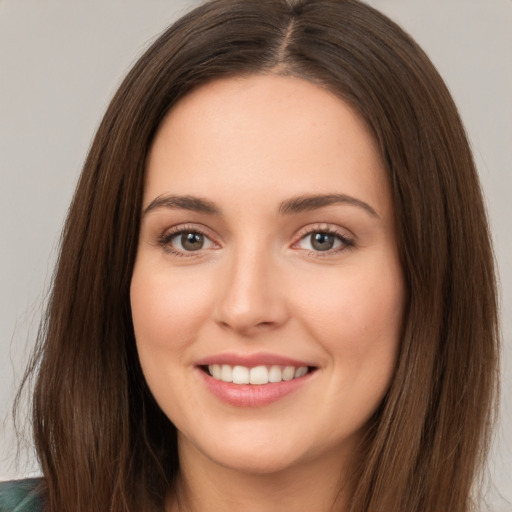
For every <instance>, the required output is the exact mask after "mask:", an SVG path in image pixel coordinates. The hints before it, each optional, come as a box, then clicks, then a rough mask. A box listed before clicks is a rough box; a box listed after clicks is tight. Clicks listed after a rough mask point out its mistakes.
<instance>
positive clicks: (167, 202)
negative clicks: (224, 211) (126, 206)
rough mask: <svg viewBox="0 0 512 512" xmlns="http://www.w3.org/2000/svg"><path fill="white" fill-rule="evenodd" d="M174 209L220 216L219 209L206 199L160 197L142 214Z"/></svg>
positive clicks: (173, 196)
mask: <svg viewBox="0 0 512 512" xmlns="http://www.w3.org/2000/svg"><path fill="white" fill-rule="evenodd" d="M162 207H165V208H172V209H179V210H192V211H195V212H199V213H206V214H208V215H220V210H219V208H218V207H217V206H216V205H215V204H214V203H212V202H211V201H208V200H206V199H201V198H200V197H194V196H175V195H171V196H158V197H156V198H155V199H153V201H151V203H149V205H148V206H146V208H145V209H144V211H143V212H142V213H143V215H145V214H146V213H149V212H150V211H152V210H155V209H156V208H162Z"/></svg>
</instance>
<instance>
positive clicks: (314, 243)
mask: <svg viewBox="0 0 512 512" xmlns="http://www.w3.org/2000/svg"><path fill="white" fill-rule="evenodd" d="M309 236H310V241H311V247H313V249H314V250H315V251H328V250H330V249H332V248H333V247H334V243H335V242H336V237H335V236H334V235H331V234H330V233H311V235H309Z"/></svg>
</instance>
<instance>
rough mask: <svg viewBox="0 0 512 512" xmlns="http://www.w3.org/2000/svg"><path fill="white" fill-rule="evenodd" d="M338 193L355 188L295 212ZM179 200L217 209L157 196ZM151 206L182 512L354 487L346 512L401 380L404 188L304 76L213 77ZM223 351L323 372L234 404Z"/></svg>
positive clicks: (146, 278) (143, 341) (150, 333)
mask: <svg viewBox="0 0 512 512" xmlns="http://www.w3.org/2000/svg"><path fill="white" fill-rule="evenodd" d="M325 194H329V195H332V194H343V195H345V196H349V197H350V198H353V199H352V200H350V201H347V200H346V197H345V200H344V201H341V202H334V203H333V204H328V205H324V206H320V207H318V205H316V206H317V207H315V208H312V209H306V210H304V209H302V210H301V211H288V212H287V213H283V212H282V211H280V206H281V205H282V204H283V202H286V201H290V199H292V198H297V197H302V196H304V195H325ZM168 195H179V196H194V197H197V198H201V199H203V200H207V201H208V202H209V203H212V204H213V205H214V206H215V208H216V209H218V210H219V212H218V213H217V214H212V213H207V212H204V211H195V210H190V209H186V208H181V207H170V206H169V204H168V205H167V206H166V205H165V204H158V201H157V203H155V200H156V199H158V198H162V197H163V196H168ZM354 199H355V201H354ZM358 201H359V202H358ZM363 202H364V203H365V204H364V205H363V204H362V203H363ZM296 203H297V202H296ZM149 205H152V206H151V207H150V208H149V210H148V207H149ZM365 205H366V206H365ZM182 206H183V205H182ZM143 207H144V213H143V218H142V225H141V231H140V240H139V247H138V253H137V258H136V264H135V268H134V272H133V278H132V284H131V305H132V313H133V321H134V327H135V334H136V339H137V348H138V352H139V357H140V361H141V365H142V369H143V371H144V375H145V377H146V379H147V382H148V385H149V387H150V389H151V391H152V393H153V394H154V396H155V398H156V400H157V402H158V403H159V405H160V406H161V408H162V410H163V411H164V412H165V414H166V415H167V416H168V417H169V418H170V419H171V420H172V421H173V422H174V424H175V425H176V427H177V429H178V440H179V455H180V468H181V473H180V479H179V482H178V485H177V489H176V493H173V494H170V495H169V501H168V510H178V501H180V502H181V506H182V510H209V511H217V510H219V511H224V512H225V511H230V510H237V511H239V510H244V511H249V512H256V511H266V512H268V511H274V510H275V511H277V510H296V511H302V510H304V511H305V510H308V511H311V510H315V511H322V510H330V509H331V507H332V505H333V503H335V502H336V496H337V494H338V490H339V488H340V483H341V488H342V491H341V493H339V495H338V498H337V502H336V506H337V507H341V510H343V509H344V508H345V506H346V503H347V501H348V500H349V497H350V474H351V467H353V464H354V463H355V461H356V458H357V450H358V444H359V442H360V441H361V437H362V435H363V433H364V428H365V425H366V424H367V422H368V419H369V418H370V417H371V415H372V413H373V412H375V410H376V408H377V407H378V405H379V404H380V403H381V401H382V399H383V397H384V395H385V393H386V391H387V390H388V388H389V385H390V381H391V378H392V375H393V371H394V367H395V362H396V357H397V350H398V344H399V337H400V329H401V322H402V316H403V314H402V313H403V306H404V297H405V292H404V284H403V276H402V270H401V267H400V263H399V257H398V253H397V244H396V233H395V226H394V222H393V205H392V200H391V194H390V188H389V183H388V181H387V178H386V173H385V170H384V166H383V163H382V160H381V157H380V154H379V151H378V148H377V146H376V143H375V141H374V140H373V138H372V136H371V134H370V132H369V130H368V129H367V127H366V125H365V124H364V122H363V120H362V119H361V117H360V116H359V115H358V114H357V113H356V112H355V111H354V110H353V109H352V108H351V107H350V106H349V105H347V104H346V103H345V102H344V101H342V100H341V99H340V98H338V97H337V96H335V95H333V94H332V93H330V92H327V91H326V90H324V89H322V88H320V87H319V86H318V85H315V84H312V83H310V82H307V81H304V80H301V79H298V78H293V77H282V76H276V75H272V74H268V75H258V76H251V77H245V78H229V79H222V80H217V81H214V82H212V83H209V84H206V85H203V86H201V87H200V88H198V89H196V90H195V91H193V92H192V93H190V94H189V95H188V96H186V97H185V98H183V99H182V100H180V102H179V103H178V104H177V105H176V106H175V107H173V109H172V110H171V111H170V112H169V114H168V115H167V116H166V118H165V119H164V121H163V123H162V125H161V126H160V128H159V130H158V132H157V134H156V137H155V140H154V142H153V145H152V148H151V151H150V154H149V157H148V161H147V178H146V184H145V190H144V198H143ZM281 209H282V207H281ZM181 229H184V230H185V232H187V233H188V232H194V231H197V230H198V231H199V232H202V233H204V234H205V235H206V236H205V238H204V239H203V240H204V245H203V246H202V248H199V250H189V251H185V250H184V247H183V245H180V241H181V235H179V234H176V233H179V232H180V230H181ZM326 230H328V231H331V232H335V234H334V235H332V237H333V238H331V239H330V240H334V241H335V242H334V246H333V248H332V249H330V250H327V251H325V250H318V248H317V246H314V245H312V240H311V232H313V233H319V232H320V233H322V232H325V231H326ZM170 233H171V235H173V236H174V238H173V237H172V236H171V235H170ZM338 237H341V238H338ZM194 247H196V246H194ZM226 352H229V353H236V354H254V353H259V352H266V353H272V354H278V355H281V356H287V357H292V358H294V359H298V360H300V361H307V362H308V363H309V364H311V365H314V366H315V368H316V370H315V371H314V373H313V374H311V375H310V376H309V377H308V379H307V382H305V383H304V384H303V385H302V386H301V387H300V388H299V389H297V390H296V391H294V392H293V393H291V394H289V395H287V396H285V397H283V398H281V399H280V400H277V401H276V402H273V403H271V404H268V405H265V406H263V407H237V406H234V405H231V404H227V403H225V402H223V401H222V400H219V399H218V398H217V397H216V396H214V395H213V394H212V393H211V392H210V391H209V389H208V388H207V387H206V386H205V384H204V379H203V378H202V376H201V375H200V370H198V368H197V366H196V362H197V361H198V360H199V359H201V358H205V357H209V356H212V355H216V354H223V353H226ZM176 496H177V497H178V500H177V499H175V497H176ZM338 509H339V508H338Z"/></svg>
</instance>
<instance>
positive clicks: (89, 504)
mask: <svg viewBox="0 0 512 512" xmlns="http://www.w3.org/2000/svg"><path fill="white" fill-rule="evenodd" d="M253 73H279V74H286V75H292V76H297V77H301V78H304V79H306V80H311V81H314V82H315V83H318V84H320V85H321V86H323V87H325V88H327V89H329V90H330V91H333V92H334V93H336V94H338V95H339V96H340V98H343V99H344V100H346V101H348V102H350V103H351V104H352V105H353V106H354V107H355V108H356V109H357V111H358V112H359V113H360V114H361V116H362V117H363V118H364V119H365V120H366V122H367V124H368V126H369V127H370V129H371V130H372V132H373V134H374V136H375V138H376V140H377V142H378V144H379V146H380V150H381V152H382V158H383V160H384V162H385V165H386V167H387V171H388V173H389V180H390V183H391V187H392V194H393V200H394V208H395V212H396V225H397V231H398V238H399V242H398V243H399V251H400V256H401V261H402V266H403V272H404V275H405V280H406V284H407V291H408V304H407V308H406V312H405V315H404V324H403V337H402V340H401V346H400V353H399V358H398V362H397V368H396V371H395V374H394V378H393V381H392V384H391V387H390V390H389V392H388V394H387V396H386V398H385V400H384V402H383V403H382V404H381V406H380V407H379V410H378V411H376V412H375V414H374V416H373V418H372V420H371V423H370V425H369V429H368V435H367V439H366V444H365V449H364V453H363V456H362V459H361V461H360V464H359V465H358V467H357V468H355V469H354V471H355V476H356V487H355V493H354V496H353V498H352V501H351V506H350V512H365V511H366V512H370V511H371V512H391V511H393V512H448V511H450V512H468V511H469V510H470V508H471V489H472V484H473V482H474V480H475V476H476V475H478V474H479V473H478V472H479V470H480V469H481V466H482V463H483V461H484V459H485V456H486V453H487V448H488V440H489V428H490V424H491V420H492V417H493V414H492V413H493V410H494V404H495V395H496V392H497V367H498V365H497V358H498V327H497V313H496V311H497V304H496V289H495V277H494V268H493V254H492V250H491V245H490V237H489V233H488V226H487V221H486V215H485V210H484V206H483V200H482V196H481V191H480V187H479V182H478V177H477V173H476V170H475V165H474V162H473V159H472V156H471V152H470V149H469V146H468V142H467V139H466V136H465V133H464V129H463V127H462V124H461V120H460V118H459V115H458V113H457V109H456V107H455V105H454V103H453V100H452V99H451V97H450V94H449V93H448V91H447V88H446V86H445V85H444V83H443V81H442V79H441V78H440V77H439V75H438V73H437V72H436V70H435V69H434V67H433V65H432V64H431V63H430V61H429V59H428V58H427V56H426V55H425V54H424V53H423V51H422V50H421V49H420V48H419V47H418V46H417V44H416V43H415V42H414V41H413V40H412V39H411V38H410V37H409V36H408V35H407V34H405V33H404V32H403V31H402V30H401V29H400V28H399V27H398V26H397V25H395V24H394V23H393V22H392V21H390V20H389V19H387V18H386V17H385V16H383V15H382V14H380V13H379V12H377V11H376V10H374V9H372V8H371V7H369V6H367V5H365V4H362V3H360V2H358V1H356V0H297V1H292V0H258V1H253V0H213V1H210V2H208V3H206V4H204V5H203V6H200V7H198V8H196V9H195V10H193V11H192V12H190V13H189V14H187V15H186V16H184V17H183V18H181V19H180V20H179V21H177V22H176V23H175V24H174V25H172V26H171V27H170V28H169V29H168V30H167V31H166V32H164V33H163V34H162V35H161V37H159V38H158V40H157V41H156V42H155V43H154V44H153V45H152V46H151V47H150V48H149V49H148V50H147V51H146V53H145V54H144V55H143V56H142V57H141V58H140V60H139V61H138V62H137V63H136V64H135V66H134V67H133V69H132V70H131V71H130V72H129V74H128V76H127V77H126V79H125V80H124V82H123V83H122V85H121V86H120V88H119V90H118V91H117V93H116V95H115V97H114V98H113V100H112V102H111V104H110V106H109V108H108V110H107V112H106V114H105V116H104V118H103V121H102V123H101V125H100V127H99V129H98V131H97V134H96V136H95V138H94V142H93V144H92V147H91V149H90V152H89V155H88V157H87V159H86V162H85V164H84V168H83V171H82V175H81V178H80V181H79V183H78V186H77V189H76V193H75V196H74V199H73V202H72V204H71V207H70V210H69V216H68V219H67V222H66V225H65V229H64V232H63V237H62V246H61V252H60V257H59V260H58V265H57V270H56V274H55V278H54V283H53V291H52V294H51V299H50V302H49V306H48V311H47V316H46V319H45V322H44V324H43V326H42V330H41V335H40V339H39V343H38V345H37V348H36V352H35V355H34V359H33V362H32V364H31V367H30V368H29V370H28V373H27V376H28V375H30V374H31V373H32V374H36V375H37V381H36V386H35V392H34V395H33V429H34V438H35V444H36V448H37V453H38V456H39V460H40V463H41V468H42V471H43V474H44V477H45V479H44V484H43V485H44V493H45V496H46V506H47V509H46V510H47V511H52V512H56V511H59V512H61V511H62V512H86V511H87V512H93V511H97V512H105V511H107V510H111V511H112V512H120V511H133V510H139V509H140V510H153V509H154V510H158V509H162V507H163V500H164V496H165V494H166V492H167V491H168V490H169V489H170V488H172V486H173V482H174V479H175V477H176V475H177V472H178V470H179V461H178V456H177V450H176V431H175V428H174V426H173V425H172V423H171V422H170V420H169V419H168V418H167V417H166V416H165V415H164V414H163V413H162V411H161V410H160V409H159V408H158V406H157V405H156V403H155V401H154V400H153V398H152V396H151V393H150V392H149V390H148V388H147V386H146V384H145V381H144V378H143V375H142V372H141V369H140V366H139V362H138V358H137V353H136V349H135V340H134V333H133V328H132V321H131V312H130V302H129V287H130V279H131V274H132V269H133V264H134V259H135V253H136V247H137V238H138V232H139V222H140V212H141V206H142V204H141V197H142V190H143V182H144V166H145V160H146V155H147V152H148V148H149V146H150V144H151V141H152V139H153V136H154V134H155V132H156V130H157V128H158V126H159V124H160V122H161V120H162V119H163V117H164V116H165V114H166V113H167V111H168V110H169V109H170V108H172V106H173V105H174V104H175V103H176V102H177V101H178V100H179V99H180V98H181V97H183V96H184V95H185V94H187V93H188V92H190V91H191V90H192V89H193V88H194V87H196V86H198V85H200V84H203V83H205V82H207V81H210V80H214V79H216V78H219V77H225V76H230V75H233V76H236V75H249V74H253Z"/></svg>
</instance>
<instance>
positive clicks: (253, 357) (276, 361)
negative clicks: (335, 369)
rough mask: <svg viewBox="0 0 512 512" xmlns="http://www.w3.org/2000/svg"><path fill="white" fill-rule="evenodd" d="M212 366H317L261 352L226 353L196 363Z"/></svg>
mask: <svg viewBox="0 0 512 512" xmlns="http://www.w3.org/2000/svg"><path fill="white" fill-rule="evenodd" d="M211 364H229V365H231V366H246V367H248V368H253V367H254V366H262V365H265V366H272V365H279V366H294V367H295V368H300V367H301V366H315V365H314V364H311V363H310V362H308V361H299V360H298V359H293V358H291V357H287V356H283V355H279V354H272V353H270V352H259V353H255V354H236V353H232V352H225V353H221V354H214V355H211V356H207V357H204V358H202V359H200V360H198V361H197V362H196V365H197V366H208V365H211Z"/></svg>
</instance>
